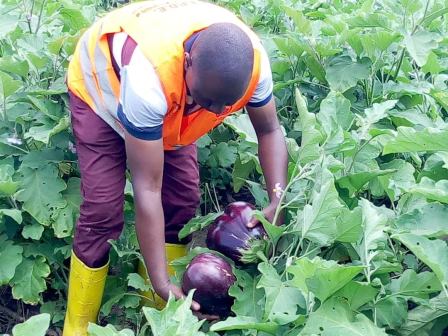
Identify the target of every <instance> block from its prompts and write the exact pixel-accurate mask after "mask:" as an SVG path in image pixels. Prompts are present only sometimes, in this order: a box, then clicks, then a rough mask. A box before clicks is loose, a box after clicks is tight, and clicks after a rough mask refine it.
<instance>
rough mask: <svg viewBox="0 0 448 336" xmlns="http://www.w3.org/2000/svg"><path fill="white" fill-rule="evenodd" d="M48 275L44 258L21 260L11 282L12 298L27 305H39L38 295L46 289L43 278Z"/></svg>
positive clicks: (48, 269)
mask: <svg viewBox="0 0 448 336" xmlns="http://www.w3.org/2000/svg"><path fill="white" fill-rule="evenodd" d="M49 274H50V267H49V266H48V265H47V263H46V262H45V258H44V257H37V258H35V259H30V258H28V259H23V261H22V263H21V264H20V265H19V266H17V269H16V273H15V275H14V277H13V278H12V280H11V284H12V294H13V297H14V298H15V299H17V300H18V299H21V300H22V301H23V302H25V303H29V304H37V303H39V302H40V301H41V297H40V293H42V292H43V291H44V290H45V289H46V288H47V284H46V283H45V278H46V277H47V276H48V275H49Z"/></svg>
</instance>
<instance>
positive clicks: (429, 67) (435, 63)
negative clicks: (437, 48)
mask: <svg viewBox="0 0 448 336" xmlns="http://www.w3.org/2000/svg"><path fill="white" fill-rule="evenodd" d="M422 70H423V71H424V72H425V73H427V72H429V73H430V74H432V75H437V74H439V73H440V72H442V70H443V67H442V65H441V64H440V62H439V60H438V58H437V55H436V54H435V53H434V52H432V51H431V52H430V53H429V56H428V60H427V61H426V64H425V65H424V66H423V67H422Z"/></svg>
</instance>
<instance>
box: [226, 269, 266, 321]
mask: <svg viewBox="0 0 448 336" xmlns="http://www.w3.org/2000/svg"><path fill="white" fill-rule="evenodd" d="M234 274H235V276H236V278H237V281H236V282H235V283H234V284H233V285H232V287H230V289H229V294H230V295H231V296H233V297H234V298H235V302H234V304H233V306H232V311H233V312H234V313H235V314H236V315H237V316H246V317H253V318H255V320H256V321H261V320H262V317H263V313H264V309H263V308H264V306H265V300H266V299H265V296H264V289H262V288H257V282H258V279H257V278H253V277H252V276H251V275H250V274H249V273H247V272H245V271H243V270H240V269H235V270H234Z"/></svg>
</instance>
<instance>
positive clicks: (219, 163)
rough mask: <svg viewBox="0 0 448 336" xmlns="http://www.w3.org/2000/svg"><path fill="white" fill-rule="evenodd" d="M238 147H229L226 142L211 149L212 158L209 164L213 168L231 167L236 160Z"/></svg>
mask: <svg viewBox="0 0 448 336" xmlns="http://www.w3.org/2000/svg"><path fill="white" fill-rule="evenodd" d="M236 151H237V150H236V147H235V146H229V144H228V143H226V142H220V143H219V144H217V145H212V146H211V147H210V157H209V159H208V160H207V163H208V164H209V165H210V166H211V167H223V168H226V167H230V166H231V165H233V164H234V163H235V160H236V155H237V153H236Z"/></svg>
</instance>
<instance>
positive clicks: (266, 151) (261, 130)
mask: <svg viewBox="0 0 448 336" xmlns="http://www.w3.org/2000/svg"><path fill="white" fill-rule="evenodd" d="M246 109H247V112H248V113H249V117H250V120H251V122H252V125H253V126H254V129H255V132H256V134H257V138H258V155H259V157H260V164H261V168H262V169H263V174H264V177H265V179H266V188H267V192H268V195H269V200H270V204H269V206H268V207H267V208H266V209H264V210H263V212H264V214H265V216H266V218H267V219H268V220H269V221H271V222H272V220H273V219H274V214H275V210H276V208H277V205H278V203H279V198H278V197H277V196H276V193H275V191H274V189H275V186H276V184H277V183H279V186H280V187H281V189H284V188H285V186H286V179H287V169H288V152H287V149H286V142H285V137H284V136H283V133H282V130H281V128H280V123H279V121H278V118H277V110H276V107H275V101H274V97H273V96H272V98H271V100H270V101H269V102H268V103H267V104H266V105H263V106H261V107H251V106H246ZM255 224H256V221H251V222H250V223H249V226H250V227H252V226H255ZM277 224H278V225H279V224H281V223H280V222H277Z"/></svg>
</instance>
